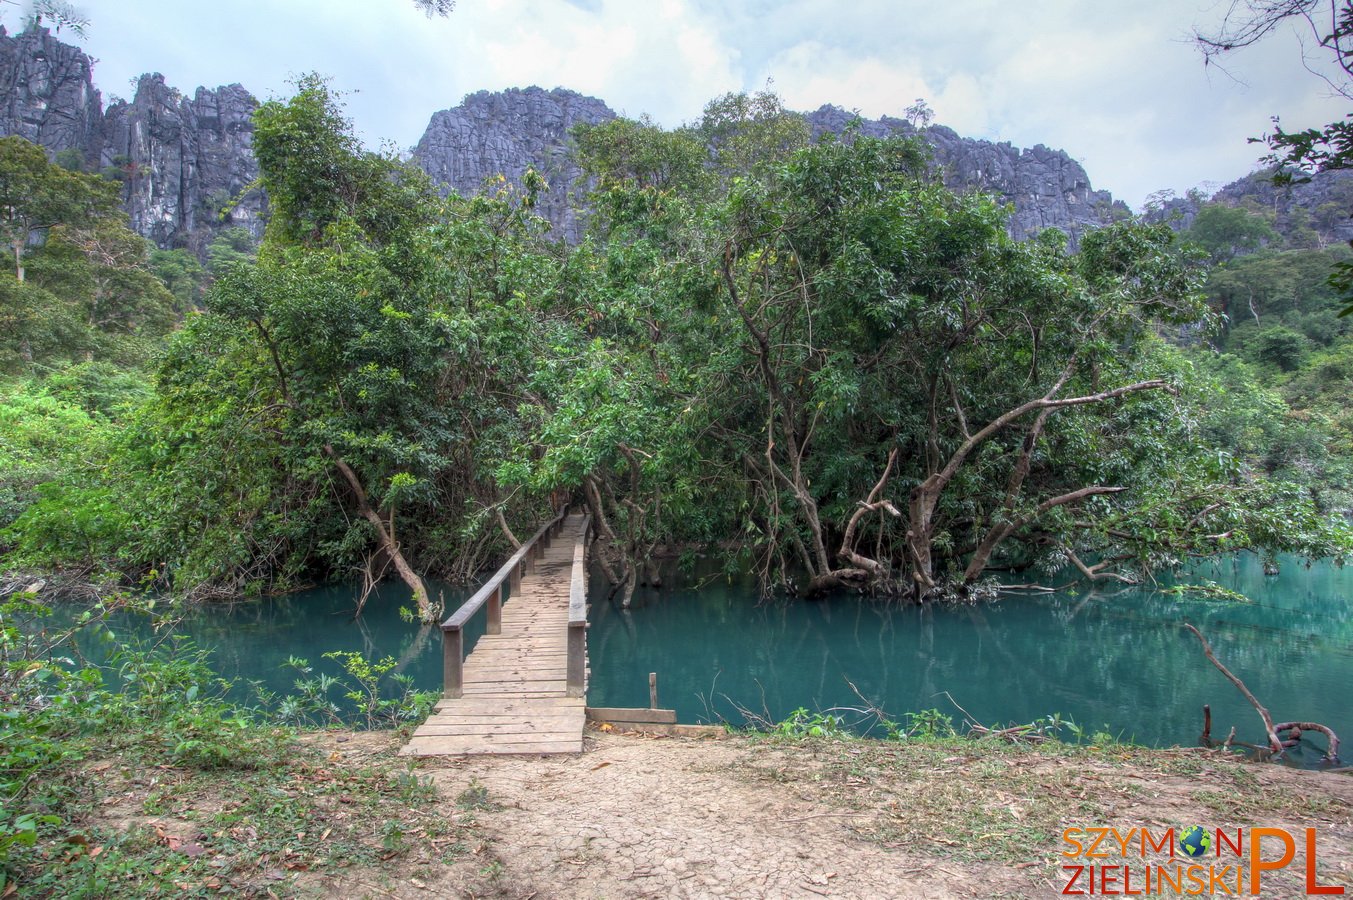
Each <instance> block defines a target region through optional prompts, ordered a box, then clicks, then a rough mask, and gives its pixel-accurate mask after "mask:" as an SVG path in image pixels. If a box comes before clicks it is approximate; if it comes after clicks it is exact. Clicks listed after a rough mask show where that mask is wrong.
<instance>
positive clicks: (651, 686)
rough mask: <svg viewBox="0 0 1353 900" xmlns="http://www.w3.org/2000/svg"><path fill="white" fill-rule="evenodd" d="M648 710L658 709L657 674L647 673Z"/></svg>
mask: <svg viewBox="0 0 1353 900" xmlns="http://www.w3.org/2000/svg"><path fill="white" fill-rule="evenodd" d="M648 708H649V709H657V708H658V673H657V672H649V673H648Z"/></svg>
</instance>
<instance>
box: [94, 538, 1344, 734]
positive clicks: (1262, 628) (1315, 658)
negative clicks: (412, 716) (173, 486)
mask: <svg viewBox="0 0 1353 900" xmlns="http://www.w3.org/2000/svg"><path fill="white" fill-rule="evenodd" d="M1283 562H1284V565H1283V571H1282V574H1281V575H1279V576H1277V577H1265V576H1264V575H1263V574H1262V571H1261V569H1260V566H1259V565H1258V563H1257V561H1256V560H1254V559H1253V558H1251V557H1242V558H1237V559H1228V560H1225V561H1222V562H1217V563H1212V564H1207V565H1204V566H1200V567H1199V568H1198V569H1197V570H1196V571H1194V572H1193V573H1192V574H1191V575H1190V576H1189V577H1188V579H1187V580H1190V581H1193V582H1200V581H1203V580H1211V581H1215V582H1217V583H1219V584H1221V585H1224V586H1226V587H1229V588H1232V589H1234V590H1237V591H1239V592H1241V593H1244V594H1246V595H1248V596H1249V597H1251V598H1252V599H1253V601H1254V602H1253V603H1249V604H1243V605H1237V604H1229V603H1217V602H1208V601H1198V600H1192V601H1190V600H1180V599H1176V598H1172V597H1169V596H1165V595H1162V594H1160V593H1158V592H1154V591H1152V590H1148V589H1129V590H1124V589H1122V588H1120V587H1118V586H1111V587H1109V588H1107V589H1104V590H1099V591H1089V592H1082V593H1077V594H1033V595H1019V596H1011V597H1007V598H1005V599H1003V600H1001V601H1000V602H997V603H995V604H990V605H983V606H973V607H926V608H918V607H896V606H893V605H889V604H887V603H884V602H880V601H874V600H869V599H861V598H858V597H844V596H843V597H837V598H834V599H830V600H827V601H824V602H817V603H807V602H802V601H781V602H771V603H760V604H758V603H757V602H756V601H755V599H754V598H755V590H754V587H755V586H754V584H752V583H751V582H750V581H747V580H737V579H733V580H727V579H724V580H705V581H703V582H702V583H701V585H700V587H699V588H698V589H695V588H690V589H685V588H680V587H677V588H673V589H664V590H661V591H648V592H644V591H642V590H641V591H640V592H639V593H638V594H637V595H636V599H635V606H634V608H633V609H632V610H629V611H625V610H621V609H619V608H618V606H617V605H615V604H612V603H611V602H609V601H608V600H607V599H606V591H605V589H604V587H603V586H602V585H601V583H600V582H601V579H600V578H594V579H593V585H594V589H593V592H592V598H591V600H592V613H591V618H592V627H591V630H590V631H589V638H588V640H589V652H590V657H591V668H592V681H591V685H590V688H589V694H588V700H589V703H591V704H592V705H594V706H647V705H648V673H649V672H657V673H658V675H659V693H660V698H661V701H662V704H663V705H664V706H667V707H674V708H675V709H676V710H677V714H678V717H679V720H680V721H683V722H695V721H710V720H718V719H720V718H726V719H728V720H730V721H734V722H741V716H740V715H739V713H738V707H742V708H746V709H750V710H753V711H755V712H756V713H758V714H762V715H766V716H767V717H769V718H772V719H780V718H783V717H785V716H786V715H788V714H789V713H790V712H791V711H793V710H794V709H795V708H797V707H806V708H808V709H810V710H817V709H827V708H830V707H834V706H854V707H858V706H860V705H861V702H860V699H859V697H857V696H856V694H855V693H854V691H853V690H852V688H851V685H852V684H853V685H854V686H855V688H857V689H858V690H859V692H860V694H861V695H863V697H865V698H867V700H868V702H869V703H871V704H873V705H875V706H877V707H879V708H881V709H884V710H886V711H887V712H888V713H889V714H890V715H891V716H893V717H894V718H897V719H901V718H902V717H903V715H904V714H905V713H907V712H915V711H920V710H925V709H930V708H938V709H940V710H941V711H942V712H945V713H947V714H950V715H954V717H955V718H956V719H957V718H958V711H957V710H956V709H955V708H954V706H953V704H952V703H951V702H950V701H949V699H948V698H947V697H946V692H947V693H948V695H951V696H952V698H953V700H954V701H956V702H957V703H959V704H962V706H963V708H964V709H966V710H967V711H968V712H969V713H971V714H972V715H973V716H974V717H976V718H977V719H978V720H980V721H981V722H983V723H984V724H987V725H995V724H1001V723H1007V724H1008V723H1013V722H1028V721H1031V720H1033V719H1035V718H1038V717H1041V716H1047V715H1049V714H1052V713H1060V714H1061V715H1062V716H1064V717H1065V716H1069V717H1071V718H1073V719H1074V720H1075V721H1076V722H1078V723H1080V724H1081V725H1082V726H1085V727H1086V728H1088V729H1100V728H1103V729H1105V730H1108V731H1110V732H1111V733H1114V734H1118V735H1121V736H1122V737H1124V738H1127V739H1132V740H1135V741H1138V742H1141V743H1146V744H1155V745H1169V744H1175V743H1185V744H1188V743H1192V742H1193V741H1194V740H1195V739H1196V737H1197V735H1198V733H1199V730H1200V727H1201V709H1202V706H1203V704H1204V703H1210V704H1211V705H1212V709H1213V718H1214V722H1215V724H1214V727H1213V733H1214V734H1216V735H1225V733H1226V731H1227V730H1228V729H1229V728H1230V726H1231V725H1232V724H1234V725H1237V726H1238V733H1239V736H1241V737H1242V738H1246V737H1248V738H1249V739H1251V740H1254V739H1257V738H1258V737H1259V736H1260V734H1261V731H1260V726H1259V722H1258V717H1257V716H1256V714H1255V713H1254V711H1253V709H1251V708H1250V707H1249V706H1248V704H1246V703H1245V701H1244V699H1243V698H1242V697H1240V696H1239V694H1238V692H1236V690H1235V689H1234V687H1232V685H1231V684H1229V683H1228V682H1227V681H1226V680H1225V679H1224V678H1223V677H1222V675H1221V674H1220V673H1219V672H1217V671H1216V670H1215V669H1214V668H1212V666H1211V665H1210V664H1209V663H1208V662H1207V660H1206V659H1205V658H1204V657H1203V654H1202V652H1201V651H1200V649H1199V647H1198V643H1197V640H1196V639H1195V638H1194V637H1193V636H1192V635H1190V634H1189V633H1188V632H1187V631H1185V630H1184V629H1182V628H1180V627H1178V624H1177V623H1179V622H1181V621H1184V620H1188V621H1191V622H1193V623H1194V624H1196V625H1197V626H1198V627H1199V628H1200V629H1202V631H1203V632H1204V633H1205V634H1206V635H1207V637H1208V639H1209V641H1211V643H1212V645H1213V647H1214V648H1215V650H1216V652H1217V655H1218V656H1219V657H1220V659H1221V660H1222V661H1223V662H1224V663H1225V664H1226V665H1227V666H1228V667H1229V668H1231V670H1232V671H1234V672H1235V673H1236V674H1237V675H1239V676H1240V677H1241V678H1242V679H1244V680H1245V682H1246V684H1247V685H1249V687H1250V689H1251V690H1252V691H1254V693H1255V694H1256V695H1257V696H1258V697H1259V698H1260V700H1261V701H1263V702H1264V704H1265V705H1266V706H1268V708H1269V709H1270V711H1271V712H1272V713H1273V715H1274V717H1275V719H1279V720H1281V719H1301V720H1308V721H1318V722H1323V723H1325V724H1327V725H1329V726H1330V727H1332V728H1334V730H1335V731H1337V732H1341V733H1343V735H1344V737H1345V738H1346V739H1348V738H1353V715H1350V702H1349V701H1350V693H1349V688H1348V686H1349V684H1350V683H1353V606H1350V604H1349V602H1348V600H1347V599H1346V598H1348V597H1349V596H1350V593H1353V591H1351V589H1353V570H1343V569H1339V568H1336V567H1334V566H1331V565H1328V564H1324V563H1320V564H1316V565H1314V566H1312V567H1310V568H1307V567H1306V566H1305V565H1304V564H1303V563H1302V562H1301V561H1299V560H1295V559H1287V560H1284V561H1283ZM679 580H680V579H674V578H668V579H667V584H669V585H670V584H676V583H677V582H678V581H679ZM434 590H442V591H443V592H444V593H445V598H446V601H447V604H448V608H453V607H454V605H455V604H456V603H459V602H460V600H462V599H463V598H464V597H465V596H466V595H467V592H466V591H463V590H460V589H453V588H450V587H447V586H445V585H438V586H436V587H435V588H434ZM354 602H355V591H354V590H353V589H352V588H348V587H329V588H323V589H318V590H312V591H306V592H303V593H298V594H294V595H291V596H289V597H283V598H275V599H271V600H267V601H263V602H255V603H238V604H234V605H231V606H226V607H214V608H211V609H210V610H207V611H204V612H200V613H195V614H193V615H191V616H189V617H188V618H186V619H185V621H184V622H183V624H182V626H181V631H183V632H185V633H187V634H188V635H190V636H191V637H193V638H194V639H195V640H196V641H197V642H198V644H200V645H201V646H204V647H209V648H212V649H213V650H214V652H215V656H214V665H215V666H216V668H217V669H218V671H219V672H220V673H221V674H222V675H223V676H224V677H226V678H238V679H254V680H258V681H261V682H263V684H264V686H265V687H266V688H267V689H268V690H271V691H274V692H285V691H289V690H291V689H292V685H293V683H294V681H295V677H296V676H295V673H294V672H293V671H292V670H290V669H288V668H287V667H286V661H287V658H288V657H290V656H298V657H304V658H306V659H308V660H309V661H310V663H311V664H312V666H314V667H315V669H316V670H318V671H327V672H329V673H332V674H337V670H338V667H337V665H336V664H335V663H334V662H333V661H326V660H323V659H322V656H323V654H324V653H325V652H327V651H332V650H356V651H360V652H362V653H364V654H366V655H368V656H371V657H378V658H379V657H385V656H390V657H393V658H395V659H396V660H397V661H398V665H399V669H400V671H402V672H407V673H408V674H409V675H410V676H412V677H413V678H414V680H415V683H416V684H417V686H418V687H420V688H425V689H429V690H435V689H439V688H440V686H441V639H440V637H441V636H440V634H439V632H438V629H437V628H435V627H432V628H420V627H419V626H417V625H416V624H411V623H409V622H407V621H405V620H403V619H401V617H400V616H399V614H398V609H399V608H400V607H401V606H408V605H410V602H409V598H408V593H407V591H406V590H404V589H403V588H402V587H400V586H398V585H388V586H384V587H382V588H381V590H380V591H379V592H378V594H377V595H376V596H374V597H372V599H371V600H370V601H369V602H368V604H367V607H366V611H365V613H364V614H363V616H362V618H361V619H360V620H357V621H355V622H354V620H353V618H352V610H353V606H354ZM510 602H511V601H510V600H509V603H510ZM119 627H122V628H126V629H133V630H136V629H141V628H143V627H144V625H143V624H142V623H138V622H123V623H121V625H120V626H119ZM482 630H483V617H482V616H477V617H476V618H475V619H474V620H473V621H472V622H471V624H470V627H469V629H468V631H467V635H466V637H467V644H469V645H470V646H473V642H474V641H475V640H477V638H478V637H479V635H480V634H481V633H482Z"/></svg>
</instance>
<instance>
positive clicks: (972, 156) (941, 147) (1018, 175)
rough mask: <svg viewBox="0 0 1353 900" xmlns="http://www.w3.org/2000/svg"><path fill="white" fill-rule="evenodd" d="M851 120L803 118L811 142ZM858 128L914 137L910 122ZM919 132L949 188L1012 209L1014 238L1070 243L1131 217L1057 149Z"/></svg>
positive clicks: (823, 115)
mask: <svg viewBox="0 0 1353 900" xmlns="http://www.w3.org/2000/svg"><path fill="white" fill-rule="evenodd" d="M854 118H855V116H854V115H853V114H852V113H848V112H846V111H845V110H844V109H841V108H840V107H837V106H823V107H821V108H820V109H817V110H816V111H814V112H811V113H808V115H807V119H808V123H809V125H810V126H812V129H813V137H814V138H818V137H821V136H822V135H823V134H824V133H827V132H831V133H833V134H842V133H844V132H845V130H846V127H847V126H848V125H849V124H850V122H852V121H853V120H854ZM859 129H860V133H861V134H865V135H868V136H870V137H888V136H890V135H893V134H903V135H913V134H917V133H918V132H917V130H916V129H915V128H913V127H912V125H911V123H910V122H907V121H906V120H903V119H894V118H890V117H887V116H885V117H884V118H882V119H872V120H870V119H866V120H863V121H862V122H860V124H859ZM919 133H920V135H921V137H923V138H924V139H925V140H926V141H927V142H928V143H929V144H930V145H931V147H933V148H934V154H935V155H934V164H935V166H936V168H937V169H938V170H939V171H940V173H941V176H942V177H943V178H944V183H945V185H946V186H947V187H948V188H950V189H951V190H954V191H968V190H979V191H986V192H989V193H992V194H995V195H996V196H998V197H1000V198H1001V199H1002V200H1004V201H1005V202H1007V203H1013V204H1014V206H1015V212H1014V214H1013V215H1012V216H1011V218H1010V221H1009V224H1008V228H1009V230H1010V234H1011V235H1012V236H1013V237H1015V238H1017V239H1023V238H1026V237H1030V236H1032V235H1034V234H1037V233H1038V232H1039V231H1042V230H1043V229H1044V228H1060V229H1061V230H1062V231H1064V232H1066V233H1067V235H1068V236H1069V237H1070V238H1071V240H1072V243H1073V244H1074V243H1075V242H1076V241H1077V240H1078V239H1079V237H1080V235H1081V234H1083V233H1084V232H1085V230H1086V229H1088V228H1094V227H1097V226H1099V225H1104V224H1107V223H1108V222H1111V221H1113V220H1114V219H1115V218H1121V217H1124V216H1127V215H1129V213H1130V210H1129V209H1128V208H1127V206H1126V205H1125V204H1123V203H1122V202H1121V201H1117V200H1114V199H1113V195H1111V194H1110V193H1109V192H1108V191H1096V190H1094V189H1092V188H1091V186H1090V178H1089V176H1087V175H1086V174H1085V169H1083V168H1081V165H1080V163H1078V162H1076V161H1075V160H1074V159H1072V158H1071V157H1069V156H1067V155H1066V153H1064V152H1062V151H1061V150H1050V149H1048V148H1047V147H1044V146H1043V145H1042V144H1039V145H1038V146H1036V147H1033V148H1032V149H1027V150H1021V149H1019V148H1017V147H1014V146H1012V145H1011V144H1008V143H999V144H993V143H991V142H990V141H978V140H973V139H971V138H964V137H959V136H958V134H957V133H955V132H954V131H953V130H952V129H949V128H945V127H944V126H942V125H935V126H931V127H929V128H926V129H924V130H922V131H921V132H919Z"/></svg>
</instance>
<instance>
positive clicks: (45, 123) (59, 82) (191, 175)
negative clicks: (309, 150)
mask: <svg viewBox="0 0 1353 900" xmlns="http://www.w3.org/2000/svg"><path fill="white" fill-rule="evenodd" d="M92 70H93V64H92V62H91V60H90V59H89V57H88V56H86V55H85V53H84V51H82V50H80V49H79V48H78V47H72V46H70V45H69V44H65V43H62V42H61V41H59V40H57V38H56V37H54V36H53V35H52V33H51V32H50V31H49V30H47V29H45V28H34V29H30V30H28V31H25V32H23V33H21V34H18V35H12V36H11V35H10V34H9V33H8V32H7V31H5V29H4V28H3V27H0V87H2V89H3V94H0V134H17V135H20V136H22V137H25V138H27V139H28V140H31V141H33V142H34V143H36V144H41V145H42V146H44V147H46V148H47V149H49V150H51V151H52V152H53V154H56V153H59V152H61V151H68V152H69V151H76V152H77V153H78V156H79V158H80V160H81V161H82V163H83V165H84V167H85V168H86V169H87V170H89V171H100V170H102V171H103V172H104V173H105V174H106V175H108V176H109V177H112V178H116V179H118V180H119V181H121V182H122V183H123V203H124V206H125V207H126V209H127V213H128V215H129V216H130V218H131V224H132V227H133V228H134V229H135V230H137V231H138V232H140V233H141V234H143V235H145V236H146V237H148V238H150V239H151V240H152V241H154V242H155V243H156V244H158V245H160V246H162V247H171V246H185V247H190V248H192V249H193V250H196V251H199V252H200V251H201V250H202V249H203V247H204V246H205V244H206V242H207V240H209V238H210V235H211V233H212V232H213V231H214V230H215V229H216V228H219V227H224V226H227V225H243V226H245V227H247V228H249V229H250V230H251V231H253V232H254V233H255V235H258V234H261V233H262V215H263V208H264V199H263V197H262V195H261V194H260V193H259V192H258V191H257V190H254V191H252V192H249V193H246V194H245V195H244V197H243V199H242V201H241V202H240V203H239V204H238V205H236V206H234V207H233V208H232V210H231V212H230V213H229V214H227V215H225V216H222V214H221V211H222V209H223V208H225V207H226V206H227V205H229V204H230V202H231V201H232V199H233V198H235V197H236V196H237V195H239V194H240V193H241V192H242V191H244V190H245V188H246V187H247V186H248V185H249V184H250V183H251V182H252V181H253V180H254V178H255V177H257V175H258V165H257V164H256V163H255V162H254V156H253V150H252V135H253V124H252V120H251V118H250V117H251V116H252V114H253V111H254V107H255V106H257V105H258V104H257V101H256V100H255V99H254V98H253V96H252V95H250V94H249V92H248V91H246V90H245V89H244V88H242V87H240V86H239V85H238V84H234V85H230V86H228V87H222V88H217V89H216V90H214V91H212V90H206V89H204V88H198V89H197V92H196V93H195V94H194V95H193V97H192V98H191V99H190V98H187V97H184V96H183V95H182V94H180V93H179V92H178V91H177V90H175V89H174V88H171V87H169V86H167V85H166V84H165V83H164V78H163V77H161V76H159V75H145V76H142V77H141V79H140V82H139V83H138V85H137V89H136V96H135V97H134V98H133V99H132V100H131V101H130V102H126V101H116V102H114V103H112V104H111V105H109V107H108V108H107V110H105V109H104V108H103V98H102V96H101V95H100V93H99V91H98V90H96V89H95V87H94V82H93V71H92Z"/></svg>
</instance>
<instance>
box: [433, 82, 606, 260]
mask: <svg viewBox="0 0 1353 900" xmlns="http://www.w3.org/2000/svg"><path fill="white" fill-rule="evenodd" d="M613 118H615V113H614V112H613V111H612V110H611V108H610V107H608V106H607V105H606V104H605V103H603V102H602V101H600V100H598V99H597V98H595V97H587V96H584V95H583V94H579V93H578V92H576V91H570V90H566V89H564V88H555V89H553V90H549V91H547V90H545V89H543V88H539V87H528V88H512V89H510V90H506V91H497V92H489V91H479V92H477V93H474V94H470V95H468V96H467V97H466V98H465V99H464V100H462V101H461V103H460V105H459V106H455V107H453V108H451V109H444V110H441V111H440V112H436V113H433V115H432V119H431V121H429V122H428V127H427V131H425V132H424V133H423V137H422V139H421V140H420V141H419V142H418V146H417V147H415V148H414V151H413V161H414V162H415V163H416V164H418V165H419V166H421V167H422V168H423V170H424V171H426V172H427V173H428V175H429V176H430V177H431V178H432V180H433V181H436V182H438V183H440V184H444V185H447V186H448V187H450V188H452V189H454V190H456V191H458V192H459V193H462V194H467V195H468V194H474V193H477V192H478V191H480V190H481V189H482V188H483V187H484V185H485V182H486V181H487V180H488V179H489V178H492V177H494V176H497V175H503V176H504V177H505V178H507V179H508V180H509V181H511V182H513V183H514V184H515V183H520V181H521V178H522V175H523V174H524V173H525V172H526V169H527V167H528V166H535V168H536V169H537V171H539V172H540V173H541V174H542V175H544V176H545V180H546V181H547V182H548V183H549V190H548V191H547V192H546V193H545V194H544V195H543V196H541V198H540V200H539V205H538V206H537V212H539V214H540V215H542V216H544V217H545V218H547V219H549V220H550V221H551V222H553V223H554V226H555V228H556V229H557V231H558V233H559V234H560V235H561V236H562V237H563V238H564V239H565V240H568V241H570V242H576V241H577V240H579V239H580V237H581V232H582V225H581V222H580V220H579V217H578V208H579V206H580V204H579V203H577V202H575V200H574V199H573V198H572V196H571V195H572V194H573V191H574V184H575V182H576V181H577V180H578V176H579V175H580V174H581V172H580V170H579V169H578V167H577V166H576V165H574V164H573V162H572V160H571V159H570V158H569V151H568V141H569V131H570V129H572V128H573V126H575V125H577V124H579V123H582V122H587V123H589V124H596V123H598V122H604V121H606V120H608V119H613Z"/></svg>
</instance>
